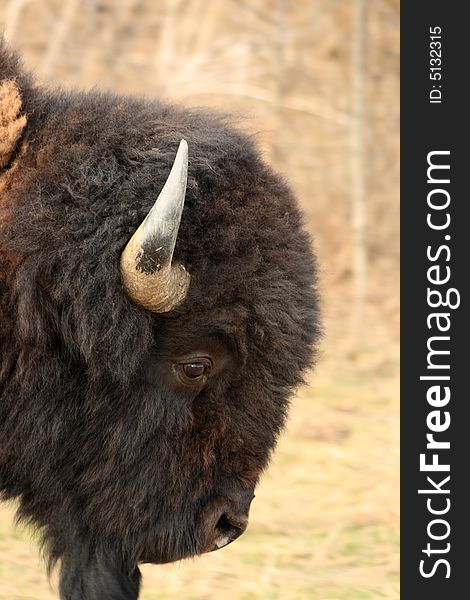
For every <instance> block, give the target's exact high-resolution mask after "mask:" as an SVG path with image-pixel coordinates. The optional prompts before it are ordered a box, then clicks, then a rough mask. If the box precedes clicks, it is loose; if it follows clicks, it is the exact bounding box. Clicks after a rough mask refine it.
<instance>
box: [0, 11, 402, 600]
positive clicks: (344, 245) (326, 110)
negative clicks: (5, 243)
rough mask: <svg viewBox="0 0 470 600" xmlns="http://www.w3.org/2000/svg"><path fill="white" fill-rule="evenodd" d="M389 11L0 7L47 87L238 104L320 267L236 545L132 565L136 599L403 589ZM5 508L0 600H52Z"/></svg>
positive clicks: (393, 63) (239, 598)
mask: <svg viewBox="0 0 470 600" xmlns="http://www.w3.org/2000/svg"><path fill="white" fill-rule="evenodd" d="M398 19H399V6H398V0H309V1H307V0H295V1H294V0H0V30H1V29H2V28H3V29H4V31H5V33H6V36H7V38H8V39H9V40H10V41H11V42H12V43H13V45H14V46H16V47H17V48H18V49H19V50H21V52H22V53H23V56H24V61H25V64H26V65H27V66H28V68H31V69H33V70H34V71H35V73H36V76H37V78H38V79H39V80H41V81H42V82H46V83H50V84H52V85H57V84H59V85H61V86H67V87H68V86H73V87H80V88H91V87H93V86H97V87H99V88H105V89H106V88H110V89H113V90H117V91H119V92H125V93H138V94H145V95H147V96H161V97H164V98H169V99H172V100H174V101H178V102H182V103H184V104H187V105H191V106H195V105H197V106H200V105H209V106H213V107H219V108H221V109H223V110H229V111H235V112H237V113H238V114H240V115H241V116H242V117H243V120H242V126H243V127H245V128H247V129H248V130H249V131H251V132H255V133H256V134H257V136H258V140H259V144H260V147H261V149H262V151H263V153H264V155H265V157H266V160H268V161H269V162H271V163H272V164H273V165H274V166H275V167H276V168H277V169H278V170H280V171H281V172H282V173H283V174H284V175H285V176H286V177H287V178H288V179H289V180H290V182H291V184H292V186H293V187H294V189H295V190H296V192H297V195H298V197H299V201H300V203H301V204H302V206H303V208H304V211H305V215H306V220H307V224H308V227H309V230H310V231H311V233H312V236H313V238H314V243H315V247H316V250H317V253H318V255H319V257H320V261H321V269H322V273H321V289H322V296H323V304H324V313H325V339H324V342H323V345H322V353H321V359H320V362H319V364H318V366H317V368H316V371H315V373H314V374H312V376H311V378H310V386H309V387H308V388H305V389H302V390H299V393H298V397H296V398H295V399H294V401H293V406H292V413H291V420H290V423H289V428H288V431H287V432H286V433H285V434H284V436H283V437H282V440H281V441H280V444H279V447H278V450H277V453H276V457H275V460H274V462H273V464H272V466H271V468H270V469H269V471H268V472H267V474H266V475H265V476H264V479H263V481H262V484H261V486H260V488H259V490H258V491H257V496H256V500H255V501H254V503H253V506H252V517H251V525H250V528H249V530H248V531H247V533H246V534H245V535H244V536H243V538H242V539H241V540H240V541H238V542H236V543H235V544H232V545H231V546H229V547H228V548H226V549H224V550H221V551H220V552H217V553H213V554H211V555H207V556H204V557H202V558H200V559H197V560H195V561H190V562H185V563H182V564H176V565H169V566H164V567H161V566H145V567H143V575H144V585H143V594H142V598H143V600H157V599H159V600H171V599H177V600H179V599H189V600H196V599H197V600H203V599H204V600H205V599H209V600H212V599H214V600H215V599H216V598H217V599H219V598H226V599H230V600H231V599H234V600H251V599H253V600H254V599H263V600H298V599H318V600H362V599H374V600H375V599H381V598H388V599H393V600H396V599H397V598H398V597H399V588H398V494H399V479H398V459H399V455H398V444H399V438H398V232H399V229H398V212H399V207H398V125H399V106H398V47H399V29H398ZM13 516H14V507H13V506H5V505H1V507H0V600H20V599H21V600H26V599H29V600H32V599H34V600H46V599H53V598H56V592H55V589H54V582H55V579H54V577H53V578H52V580H51V583H48V581H47V579H46V576H45V575H44V569H43V565H42V563H41V559H40V556H39V552H38V549H37V544H36V540H35V533H34V532H31V531H25V530H24V529H21V528H15V527H14V525H13Z"/></svg>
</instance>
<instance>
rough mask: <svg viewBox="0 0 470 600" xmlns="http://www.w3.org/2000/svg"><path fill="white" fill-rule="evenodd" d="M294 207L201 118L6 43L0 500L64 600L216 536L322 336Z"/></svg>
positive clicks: (240, 500)
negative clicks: (32, 61) (79, 79)
mask: <svg viewBox="0 0 470 600" xmlns="http://www.w3.org/2000/svg"><path fill="white" fill-rule="evenodd" d="M316 273H317V268H316V262H315V259H314V256H313V254H312V250H311V243H310V240H309V237H308V235H307V233H306V231H305V229H304V225H303V221H302V217H301V214H300V212H299V208H298V206H297V202H296V200H295V198H294V196H293V194H292V192H291V190H290V189H289V187H288V185H287V184H286V183H285V181H284V180H283V179H282V178H281V177H280V176H278V175H277V174H276V173H274V172H273V171H272V170H271V168H270V167H269V166H267V165H266V164H265V162H263V160H262V158H261V157H260V153H259V151H258V150H257V149H256V145H255V143H254V141H253V139H252V137H251V136H249V135H247V134H246V133H243V132H242V131H241V130H239V129H238V128H237V125H236V123H234V122H233V120H232V119H231V118H230V117H228V116H226V115H221V114H218V113H216V112H213V111H207V110H206V111H204V110H195V109H187V108H182V107H178V106H174V105H172V104H168V103H164V102H161V101H158V100H147V99H142V98H134V97H127V96H119V95H115V94H112V93H102V92H98V91H91V92H87V93H81V92H68V91H63V90H51V89H49V88H47V87H44V86H41V85H37V84H36V83H35V82H34V80H33V78H32V76H31V75H29V74H28V73H27V72H26V71H25V70H24V68H23V67H22V65H21V61H20V60H19V58H18V57H17V55H16V54H15V53H14V52H12V51H11V50H10V49H9V48H8V47H7V45H6V44H5V42H0V309H1V323H0V345H1V359H0V396H1V398H0V493H1V496H2V498H3V499H15V500H16V501H17V502H18V518H19V519H20V520H22V521H24V522H27V523H30V524H32V525H34V526H35V527H37V528H38V530H40V532H41V534H42V540H43V548H44V552H45V556H46V558H47V563H48V567H49V569H50V568H53V567H54V566H55V565H56V564H58V565H59V566H60V584H59V588H60V597H61V598H62V599H64V600H65V599H66V600H118V599H126V600H130V599H135V598H137V596H138V594H139V586H140V573H139V568H138V565H139V563H143V562H148V563H156V564H158V563H166V562H171V561H177V560H180V559H184V558H186V557H192V556H196V555H199V554H202V553H205V552H210V551H212V550H216V549H218V548H221V547H223V546H226V545H227V544H229V543H230V542H232V541H233V540H235V539H236V538H238V537H239V536H240V535H241V534H242V533H243V532H244V531H245V529H246V527H247V523H248V513H249V507H250V503H251V501H252V499H253V498H254V490H255V486H256V484H257V482H258V480H259V478H260V475H261V473H262V472H263V470H264V469H265V468H266V466H267V464H268V462H269V459H270V456H271V453H272V451H273V449H274V447H275V444H276V439H277V437H278V435H279V433H280V431H281V430H282V429H283V427H284V425H285V420H286V414H287V411H288V405H289V397H290V396H291V395H292V392H293V390H294V389H295V388H296V387H297V386H299V384H301V383H302V381H303V378H304V375H305V372H306V369H307V368H309V367H310V365H311V364H312V360H313V358H314V355H315V349H316V347H317V340H318V338H319V334H320V319H319V309H318V304H319V303H318V296H317V285H316Z"/></svg>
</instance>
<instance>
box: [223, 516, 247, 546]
mask: <svg viewBox="0 0 470 600" xmlns="http://www.w3.org/2000/svg"><path fill="white" fill-rule="evenodd" d="M247 525H248V518H247V517H246V516H244V515H243V516H238V515H233V514H231V513H223V514H222V516H221V517H220V519H219V520H218V521H217V525H216V526H215V527H216V531H217V538H216V541H215V545H216V546H217V548H222V547H223V546H226V545H227V544H230V542H233V541H234V540H236V539H237V538H238V537H240V536H241V534H242V533H243V532H244V531H245V529H246V527H247Z"/></svg>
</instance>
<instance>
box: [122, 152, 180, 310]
mask: <svg viewBox="0 0 470 600" xmlns="http://www.w3.org/2000/svg"><path fill="white" fill-rule="evenodd" d="M187 179H188V144H187V143H186V140H181V142H180V145H179V148H178V152H177V154H176V158H175V162H174V163H173V167H172V168H171V171H170V174H169V175H168V179H167V180H166V182H165V185H164V186H163V189H162V191H161V192H160V194H159V196H158V198H157V201H156V202H155V204H154V205H153V207H152V208H151V209H150V212H149V213H148V215H147V216H146V217H145V219H144V220H143V221H142V223H141V224H140V226H139V228H138V229H137V231H136V232H135V233H134V235H133V236H132V237H131V239H130V240H129V242H128V243H127V245H126V247H125V248H124V250H123V252H122V254H121V276H122V281H123V285H124V289H125V290H126V292H127V294H128V296H129V297H130V298H131V299H132V300H133V301H134V302H135V303H136V304H138V305H140V306H143V307H144V308H146V309H148V310H151V311H152V312H156V313H161V312H168V311H170V310H171V309H172V308H174V307H175V306H176V305H177V304H180V303H181V302H182V301H183V300H184V298H185V297H186V294H187V292H188V286H189V279H190V276H189V273H188V272H187V271H186V270H185V268H184V267H183V265H180V264H178V263H176V264H172V262H171V261H172V258H173V251H174V249H175V244H176V238H177V236H178V229H179V226H180V221H181V214H182V212H183V205H184V197H185V193H186V182H187Z"/></svg>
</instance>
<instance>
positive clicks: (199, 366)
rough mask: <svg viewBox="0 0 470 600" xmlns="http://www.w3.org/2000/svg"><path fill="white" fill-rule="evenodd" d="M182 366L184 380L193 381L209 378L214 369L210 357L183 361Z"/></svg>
mask: <svg viewBox="0 0 470 600" xmlns="http://www.w3.org/2000/svg"><path fill="white" fill-rule="evenodd" d="M180 368H181V374H182V378H183V380H185V381H187V382H189V383H192V382H195V381H199V380H201V379H203V378H207V376H208V375H209V373H210V371H211V369H212V362H211V361H210V360H209V359H208V358H197V359H194V360H192V361H190V362H185V363H181V364H180Z"/></svg>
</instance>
